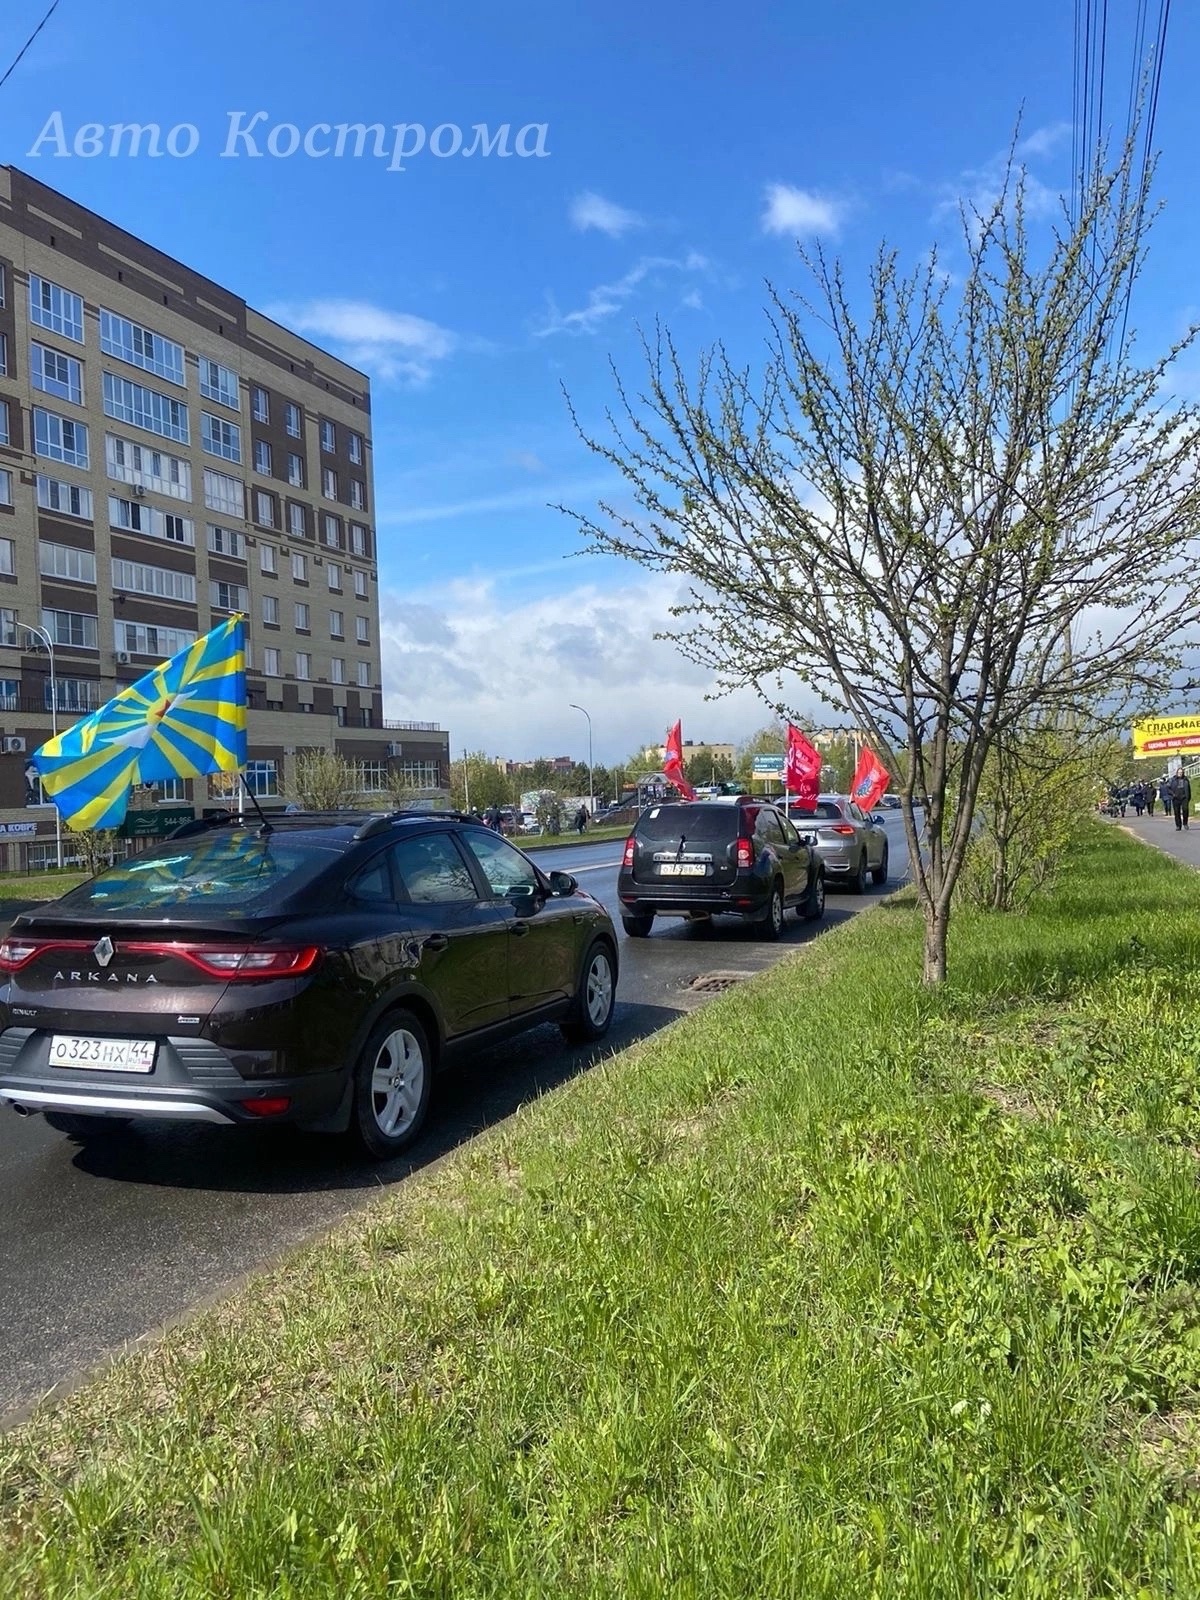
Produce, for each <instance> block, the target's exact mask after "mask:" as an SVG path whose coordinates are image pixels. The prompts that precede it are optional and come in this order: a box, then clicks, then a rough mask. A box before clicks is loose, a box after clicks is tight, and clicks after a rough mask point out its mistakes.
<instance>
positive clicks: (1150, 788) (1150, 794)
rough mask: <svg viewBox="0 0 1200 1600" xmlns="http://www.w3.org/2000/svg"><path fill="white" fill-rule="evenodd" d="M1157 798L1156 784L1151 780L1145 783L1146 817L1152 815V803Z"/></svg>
mask: <svg viewBox="0 0 1200 1600" xmlns="http://www.w3.org/2000/svg"><path fill="white" fill-rule="evenodd" d="M1157 799H1158V786H1157V785H1156V784H1155V783H1154V781H1153V780H1151V781H1150V782H1149V783H1148V784H1147V785H1146V815H1147V816H1148V817H1152V816H1153V815H1154V803H1155V801H1156V800H1157Z"/></svg>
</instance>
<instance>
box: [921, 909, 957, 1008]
mask: <svg viewBox="0 0 1200 1600" xmlns="http://www.w3.org/2000/svg"><path fill="white" fill-rule="evenodd" d="M923 909H924V912H925V960H924V965H923V966H922V969H921V982H922V983H923V984H924V985H925V987H926V988H927V989H932V988H935V987H936V986H937V985H938V984H939V983H945V981H946V935H947V933H948V932H949V929H950V918H949V916H948V914H947V912H946V909H945V907H943V906H940V905H938V904H937V902H936V901H935V902H934V903H933V904H931V905H926V906H925V907H924V908H923Z"/></svg>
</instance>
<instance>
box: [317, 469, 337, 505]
mask: <svg viewBox="0 0 1200 1600" xmlns="http://www.w3.org/2000/svg"><path fill="white" fill-rule="evenodd" d="M321 493H322V494H323V495H324V496H325V498H326V500H336V499H337V497H338V493H337V473H336V472H335V471H334V470H333V468H332V467H322V468H321Z"/></svg>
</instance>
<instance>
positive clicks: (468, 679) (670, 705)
mask: <svg viewBox="0 0 1200 1600" xmlns="http://www.w3.org/2000/svg"><path fill="white" fill-rule="evenodd" d="M502 589H503V583H502V581H499V580H498V578H497V577H496V576H494V575H489V576H487V577H482V578H476V579H460V580H454V581H451V582H449V583H446V584H444V585H441V586H438V587H436V588H430V589H426V590H422V591H418V592H416V593H414V592H413V591H412V590H411V589H409V588H407V587H406V588H405V589H404V590H403V591H399V590H393V589H387V588H385V590H384V592H383V593H382V594H381V596H380V607H379V610H380V635H381V639H382V644H383V679H384V692H385V695H386V696H387V715H388V716H389V717H395V718H398V719H402V720H403V719H414V720H428V721H434V722H438V723H440V724H441V726H442V727H443V728H447V729H449V731H450V737H451V743H452V747H453V753H454V754H455V755H456V756H457V755H461V753H462V751H463V749H464V748H467V749H470V750H485V751H487V753H488V754H489V755H494V756H504V757H506V758H508V759H511V760H524V759H532V758H534V757H535V756H539V755H573V756H575V757H576V758H577V759H579V760H586V759H587V729H586V725H585V723H584V720H583V718H582V717H581V716H580V715H579V713H578V712H577V711H572V710H571V709H570V706H569V702H570V701H572V700H573V701H575V702H576V703H577V704H578V705H582V706H586V707H587V709H588V711H589V713H590V714H591V718H592V730H593V744H594V752H595V759H596V761H597V763H600V764H603V765H612V764H613V763H615V762H619V761H623V760H624V759H625V758H626V757H627V756H629V755H631V754H632V753H633V751H635V750H637V749H639V748H641V746H643V745H644V744H647V743H649V742H661V741H662V739H663V738H664V736H665V734H666V730H667V729H668V728H669V727H670V725H671V724H672V723H673V722H674V721H675V719H676V718H677V717H678V718H682V720H683V734H684V737H685V738H686V739H693V740H695V741H697V742H699V741H702V740H707V741H711V742H712V743H723V742H733V743H737V742H739V741H741V740H743V739H745V738H747V737H748V736H749V735H750V734H752V733H754V732H755V731H756V730H757V729H758V728H761V727H763V726H764V725H765V724H766V723H767V722H769V721H770V713H769V711H768V710H767V708H766V707H765V706H764V705H763V704H762V702H761V701H760V700H759V699H758V698H757V696H756V695H754V694H753V693H752V692H751V691H749V690H742V691H739V692H738V693H736V694H733V695H725V696H722V697H721V698H720V699H719V700H716V701H713V702H711V703H709V702H706V700H705V694H706V692H715V684H714V683H713V680H712V678H711V675H710V674H709V673H708V672H707V670H706V669H704V668H702V667H699V666H697V665H695V664H694V663H693V662H690V661H688V660H686V659H685V658H684V657H683V656H682V655H681V654H680V653H679V652H678V651H677V650H676V649H675V647H674V646H673V645H671V644H669V643H667V642H666V641H664V640H656V639H655V638H654V637H653V635H654V632H655V630H656V629H661V628H663V627H665V626H669V625H670V621H671V619H670V617H669V615H668V611H669V607H670V606H671V604H672V603H673V602H674V601H675V600H677V599H678V598H680V591H679V588H678V585H677V580H675V579H673V578H671V577H667V576H663V575H659V574H642V573H637V574H636V575H634V576H631V577H630V578H629V579H627V580H626V581H624V582H622V583H620V584H619V585H617V586H615V587H601V586H600V585H598V584H596V583H594V582H590V581H581V582H579V583H578V584H576V585H575V586H574V587H573V588H570V589H567V590H566V591H562V590H559V591H558V592H557V593H555V594H553V595H547V596H544V597H541V598H538V599H531V600H528V601H526V602H523V603H520V604H515V603H514V602H513V600H512V599H511V598H509V597H507V596H506V594H504V593H502Z"/></svg>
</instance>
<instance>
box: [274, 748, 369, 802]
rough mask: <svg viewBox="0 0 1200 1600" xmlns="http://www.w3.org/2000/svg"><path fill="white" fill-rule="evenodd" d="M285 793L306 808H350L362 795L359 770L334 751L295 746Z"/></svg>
mask: <svg viewBox="0 0 1200 1600" xmlns="http://www.w3.org/2000/svg"><path fill="white" fill-rule="evenodd" d="M287 796H288V799H289V800H294V801H296V802H297V804H299V805H302V806H303V807H304V808H305V810H306V811H345V810H352V809H354V807H356V806H357V805H358V803H359V801H360V799H361V798H362V774H361V772H360V771H359V769H358V768H357V767H356V766H355V765H354V763H353V762H352V761H347V760H346V758H345V756H341V755H338V754H336V752H334V751H330V750H299V751H297V753H296V767H295V775H294V777H293V779H292V781H291V783H290V784H289V785H288V787H287Z"/></svg>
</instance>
